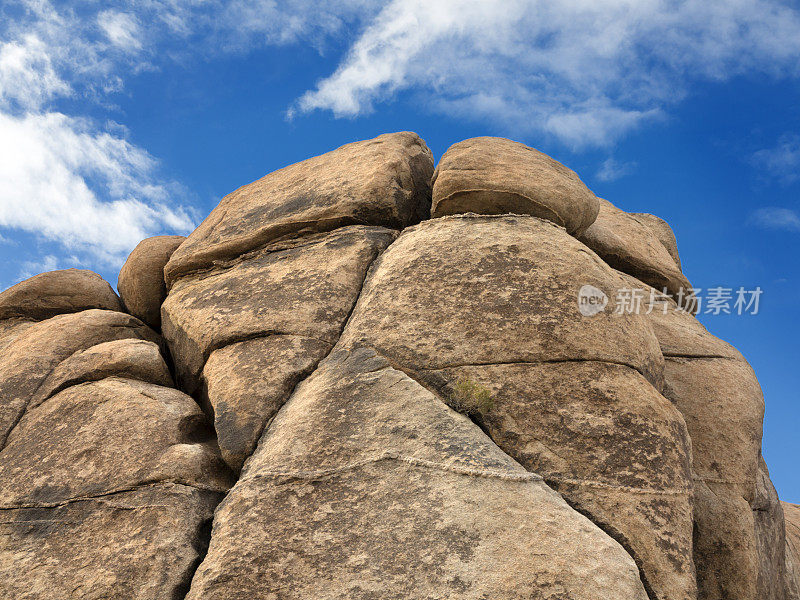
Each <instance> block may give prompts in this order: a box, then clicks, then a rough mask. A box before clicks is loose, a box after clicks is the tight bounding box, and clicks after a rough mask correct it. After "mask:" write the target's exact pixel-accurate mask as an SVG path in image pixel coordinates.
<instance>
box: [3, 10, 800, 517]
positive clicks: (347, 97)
mask: <svg viewBox="0 0 800 600" xmlns="http://www.w3.org/2000/svg"><path fill="white" fill-rule="evenodd" d="M401 130H411V131H416V132H417V133H418V134H419V135H420V136H421V137H422V138H423V139H425V140H426V142H427V143H428V145H429V147H430V148H431V150H432V151H433V153H434V156H435V158H436V159H438V158H439V157H441V155H442V154H443V153H444V151H445V150H446V149H447V148H448V146H450V145H451V144H453V143H455V142H457V141H459V140H462V139H466V138H470V137H475V136H480V135H493V136H502V137H509V138H512V139H515V140H518V141H520V142H523V143H525V144H528V145H530V146H533V147H535V148H537V149H539V150H541V151H543V152H545V153H547V154H549V155H551V156H553V157H554V158H556V159H557V160H559V161H561V162H562V163H564V164H566V165H567V166H569V167H570V168H572V169H573V170H575V171H576V172H578V174H579V175H580V176H581V178H582V179H583V180H584V182H585V183H586V184H587V185H588V186H589V187H590V188H591V189H592V190H593V191H594V192H595V193H596V194H597V195H599V196H601V197H604V198H606V199H608V200H610V201H611V202H613V203H615V204H616V205H617V206H619V207H620V208H623V209H625V210H628V211H633V212H650V213H653V214H657V215H659V216H661V217H662V218H664V219H666V220H667V221H668V222H669V223H670V224H671V225H672V227H673V229H674V230H675V233H676V235H677V237H678V245H679V249H680V252H681V258H682V261H683V267H684V272H685V274H686V275H687V277H688V278H689V279H690V281H692V283H693V284H694V286H695V287H696V288H700V289H705V290H707V289H709V288H712V287H717V286H722V287H725V288H733V289H738V288H739V287H744V288H745V289H748V290H751V289H755V288H757V287H758V288H760V289H761V290H763V293H762V295H761V297H760V305H759V311H758V314H755V315H754V314H745V315H737V314H731V315H724V314H722V315H713V314H701V315H700V319H701V321H703V323H704V324H705V325H706V326H707V327H708V328H709V330H710V331H711V332H712V333H714V334H715V335H717V336H719V337H721V338H723V339H725V340H727V341H729V342H730V343H732V344H734V345H735V346H736V347H737V348H738V349H739V350H740V351H741V352H742V353H743V354H744V355H745V357H746V358H747V359H748V360H749V361H750V363H751V364H752V365H753V367H754V369H755V371H756V373H757V375H758V378H759V381H760V383H761V386H762V388H763V390H764V395H765V398H766V403H767V414H766V419H765V425H764V442H763V453H764V456H765V458H766V460H767V463H768V464H769V466H770V471H771V474H772V479H773V481H774V483H775V485H776V487H777V489H778V492H779V494H780V495H781V497H782V498H783V499H784V500H789V501H794V502H800V471H799V470H798V469H797V467H796V464H797V459H798V456H800V436H798V435H797V431H798V427H799V426H800V404H798V388H800V377H799V376H798V373H800V368H798V366H797V362H798V358H797V340H798V339H800V314H798V311H800V261H798V258H797V256H798V251H799V250H800V3H798V2H779V1H776V0H727V1H717V0H685V1H681V0H668V1H667V0H562V1H560V2H553V1H552V0H503V2H496V1H490V0H424V1H423V0H395V1H389V2H374V1H370V0H332V1H329V2H326V3H318V2H313V1H310V0H285V1H283V2H281V1H275V0H229V1H223V0H204V1H199V0H192V1H190V0H135V1H134V0H130V1H103V2H95V1H91V0H86V1H82V2H79V1H74V0H64V1H60V2H58V3H50V2H48V1H47V0H0V259H2V260H0V287H2V288H3V289H4V288H6V287H8V286H10V285H13V284H14V283H16V282H18V281H20V280H21V279H24V278H26V277H29V276H31V275H33V274H36V273H39V272H42V271H46V270H52V269H59V268H68V267H80V268H88V269H93V270H95V271H97V272H99V273H101V274H102V275H103V276H104V277H106V279H108V280H109V281H110V282H111V283H112V285H116V279H117V273H118V271H119V267H120V266H121V264H122V262H124V260H125V257H126V256H127V254H128V252H129V251H130V250H131V249H132V248H133V247H134V246H135V245H136V244H137V243H138V242H139V241H140V240H141V239H143V238H145V237H148V236H151V235H158V234H166V233H178V234H187V233H189V232H190V231H191V230H192V229H194V227H196V226H197V224H199V222H200V221H202V220H203V218H204V217H205V216H206V215H207V214H208V213H209V212H210V211H211V209H212V208H213V207H214V206H216V204H217V203H218V202H219V200H220V199H221V198H222V196H224V195H225V194H227V193H229V192H231V191H233V190H234V189H236V188H237V187H239V186H241V185H244V184H246V183H249V182H251V181H253V180H255V179H258V178H260V177H262V176H263V175H265V174H267V173H269V172H271V171H273V170H275V169H278V168H281V167H283V166H286V165H288V164H291V163H294V162H297V161H300V160H303V159H305V158H309V157H311V156H315V155H318V154H321V153H323V152H326V151H328V150H331V149H333V148H336V147H338V146H340V145H342V144H344V143H347V142H351V141H355V140H359V139H367V138H371V137H374V136H376V135H379V134H381V133H385V132H389V131H401Z"/></svg>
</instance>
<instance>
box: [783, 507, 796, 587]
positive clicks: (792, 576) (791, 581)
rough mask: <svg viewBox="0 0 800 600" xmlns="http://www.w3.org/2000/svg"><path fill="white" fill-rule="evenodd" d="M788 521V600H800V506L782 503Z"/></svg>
mask: <svg viewBox="0 0 800 600" xmlns="http://www.w3.org/2000/svg"><path fill="white" fill-rule="evenodd" d="M781 508H783V514H784V517H785V519H786V521H785V523H786V600H796V599H797V598H800V506H799V505H797V504H790V503H788V502H781Z"/></svg>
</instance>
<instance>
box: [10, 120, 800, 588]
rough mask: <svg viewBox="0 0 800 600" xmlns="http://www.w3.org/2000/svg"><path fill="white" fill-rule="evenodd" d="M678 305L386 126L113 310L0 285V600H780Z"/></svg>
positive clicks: (644, 264)
mask: <svg viewBox="0 0 800 600" xmlns="http://www.w3.org/2000/svg"><path fill="white" fill-rule="evenodd" d="M651 286H652V287H651ZM690 287H691V286H690V284H689V282H688V280H687V279H686V278H685V277H684V276H683V274H682V271H681V262H680V258H679V255H678V249H677V243H676V241H675V236H674V234H673V233H672V230H671V229H670V227H669V226H668V225H667V224H666V222H665V221H663V220H662V219H660V218H658V217H655V216H653V215H648V214H628V213H625V212H624V211H622V210H620V209H618V208H616V207H615V206H613V205H612V204H611V203H610V202H607V201H605V200H601V199H598V198H597V197H595V195H594V194H593V193H592V192H591V191H590V190H589V189H588V188H587V187H586V186H585V185H584V184H583V183H582V182H581V181H580V179H579V178H578V176H577V175H576V174H575V173H574V172H572V171H571V170H569V169H568V168H566V167H565V166H563V165H561V164H559V163H557V162H556V161H554V160H553V159H551V158H549V157H547V156H545V155H544V154H542V153H540V152H538V151H536V150H534V149H532V148H528V147H527V146H524V145H522V144H519V143H517V142H512V141H509V140H503V139H498V138H476V139H473V140H466V141H463V142H459V143H457V144H454V145H453V146H452V147H451V148H450V149H449V150H448V151H447V152H446V153H445V155H444V156H443V157H442V159H441V160H440V161H439V164H438V166H437V167H436V169H435V171H434V161H433V157H432V155H431V152H430V151H429V150H428V148H427V147H426V145H425V143H424V142H423V141H422V140H421V139H420V138H419V137H418V136H417V135H416V134H413V133H407V132H406V133H395V134H387V135H382V136H379V137H378V138H375V139H374V140H368V141H363V142H356V143H353V144H348V145H346V146H343V147H341V148H339V149H337V150H334V151H332V152H329V153H328V154H325V155H322V156H319V157H316V158H312V159H309V160H307V161H304V162H301V163H298V164H295V165H291V166H289V167H286V168H284V169H281V170H279V171H276V172H274V173H272V174H269V175H267V176H266V177H264V178H262V179H260V180H258V181H256V182H254V183H251V184H249V185H246V186H244V187H242V188H240V189H238V190H236V191H235V192H233V193H232V194H230V195H228V196H226V197H225V198H224V199H223V200H222V201H221V203H220V204H219V206H218V207H217V208H216V209H214V211H212V213H211V214H210V215H209V216H208V218H207V219H206V220H205V221H204V222H203V223H202V224H201V225H200V227H198V229H197V230H196V231H195V232H193V233H192V234H191V235H189V236H188V237H187V238H186V239H183V238H178V237H171V236H164V237H158V238H150V239H148V240H145V241H143V242H142V243H141V244H140V245H139V246H137V248H136V249H135V250H134V251H133V252H132V254H131V256H130V257H129V258H128V261H127V262H126V264H125V266H124V267H123V269H122V271H121V273H120V277H119V285H118V288H119V291H120V294H121V296H122V301H120V299H119V298H117V296H116V295H115V294H114V292H113V290H112V289H111V287H110V286H109V285H108V284H107V283H105V282H104V281H102V279H100V278H99V276H97V275H95V274H93V273H90V272H87V271H76V270H69V271H55V272H52V273H45V274H42V275H37V276H36V277H33V278H31V279H29V280H26V281H24V282H22V283H20V284H18V285H16V286H14V287H12V288H10V289H9V290H6V291H5V292H3V293H2V294H0V349H2V353H0V509H2V514H3V517H4V518H3V519H2V520H0V575H1V576H2V577H0V597H1V598H6V597H7V598H14V599H17V598H20V599H37V600H38V599H42V600H44V599H51V598H57V599H61V598H64V599H66V598H91V599H95V598H97V599H100V598H103V599H107V598H113V599H120V600H122V599H126V600H127V599H129V598H136V599H157V598H158V599H161V598H164V599H178V598H180V599H183V598H190V599H192V600H201V599H202V600H227V599H234V598H236V599H238V598H274V599H294V598H297V599H301V598H302V599H307V598H314V599H320V600H333V599H338V600H345V599H367V598H371V599H377V598H381V599H383V598H386V599H394V598H419V599H423V598H425V599H430V598H442V599H444V598H448V599H456V598H464V599H476V600H477V599H480V598H492V599H493V600H494V599H499V600H503V599H508V600H512V599H513V600H522V599H531V598H534V599H540V600H566V599H569V600H623V599H624V600H800V595H799V594H798V589H800V535H798V532H800V509H798V508H797V507H796V506H794V505H788V504H783V503H781V502H780V501H779V499H778V496H777V494H776V493H775V489H774V487H773V486H772V484H771V482H770V480H769V472H768V470H767V466H766V464H765V462H764V460H763V458H762V457H761V453H760V449H761V425H762V419H763V411H764V403H763V397H762V395H761V390H760V388H759V386H758V382H757V380H756V378H755V374H754V373H753V371H752V369H751V368H750V367H749V365H748V364H747V362H746V361H745V359H744V358H743V357H742V356H741V354H739V353H738V352H737V351H736V350H735V349H734V348H732V347H731V346H729V345H728V344H725V343H724V342H722V341H720V340H718V339H717V338H715V337H713V336H712V335H711V334H709V333H708V332H707V331H706V330H705V328H704V327H703V326H702V325H701V324H700V323H699V322H698V321H697V320H696V319H695V318H694V317H693V316H692V315H691V314H689V313H688V312H686V311H684V310H678V308H679V307H678V304H677V303H676V300H677V301H678V302H680V300H681V298H682V297H683V296H682V295H683V294H684V293H685V292H686V290H688V289H689V288H690ZM587 289H588V290H589V293H590V294H592V295H593V301H595V304H593V305H592V306H591V310H589V311H588V312H587V311H586V310H584V309H585V308H586V307H584V306H582V305H581V304H580V302H581V300H580V298H582V295H583V294H584V293H585V292H586V290H587ZM621 289H638V290H641V293H642V296H643V297H644V298H645V299H646V300H645V302H644V305H643V309H642V310H641V311H615V310H613V309H612V308H613V307H611V306H606V304H605V302H607V301H608V299H609V298H614V297H615V296H616V295H617V293H618V291H619V290H621ZM660 292H666V295H665V294H663V293H660ZM669 296H673V297H675V299H676V300H674V299H671V298H670V297H669ZM603 299H605V300H603ZM126 311H127V313H129V314H126ZM162 336H163V337H162ZM784 515H785V516H784Z"/></svg>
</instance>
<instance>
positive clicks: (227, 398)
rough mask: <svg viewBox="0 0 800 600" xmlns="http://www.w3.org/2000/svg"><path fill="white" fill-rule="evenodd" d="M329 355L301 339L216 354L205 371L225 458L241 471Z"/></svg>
mask: <svg viewBox="0 0 800 600" xmlns="http://www.w3.org/2000/svg"><path fill="white" fill-rule="evenodd" d="M330 349H331V345H330V344H329V343H327V342H324V341H321V340H317V339H314V338H308V337H302V336H297V335H271V336H267V337H262V338H256V339H252V340H246V341H244V342H238V343H236V344H231V345H230V346H226V347H224V348H220V349H219V350H216V351H214V352H213V353H212V354H211V356H210V357H209V359H208V362H207V363H206V366H205V368H204V369H203V380H204V381H205V384H206V390H205V397H206V398H208V401H209V403H210V404H211V412H212V413H213V414H214V428H215V429H216V431H217V435H218V437H219V445H220V450H221V452H222V458H224V459H225V462H227V463H228V464H229V465H230V466H231V467H232V468H233V469H235V470H237V471H238V470H240V469H241V467H242V464H243V463H244V461H245V459H246V458H247V457H248V456H250V455H251V454H252V453H253V450H254V449H255V447H256V444H257V443H258V439H259V438H260V437H261V433H262V432H263V430H264V427H265V426H266V424H267V423H268V422H269V420H270V419H271V418H272V417H273V416H275V413H276V412H278V409H279V408H280V407H281V406H282V405H283V403H284V402H285V401H286V399H287V398H288V397H289V394H290V393H291V392H292V390H293V389H294V387H295V385H297V383H298V382H299V381H300V380H301V379H303V378H305V377H306V376H308V375H309V374H310V373H311V371H313V369H314V367H316V365H317V363H319V361H320V360H322V358H324V357H325V355H326V354H328V352H329V351H330Z"/></svg>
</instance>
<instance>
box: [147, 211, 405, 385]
mask: <svg viewBox="0 0 800 600" xmlns="http://www.w3.org/2000/svg"><path fill="white" fill-rule="evenodd" d="M394 236H395V234H394V232H393V231H391V230H389V229H384V228H382V227H365V226H362V225H354V226H350V227H343V228H340V229H337V230H335V231H332V232H330V233H324V234H318V235H314V236H309V237H305V238H302V239H300V240H295V241H294V242H293V243H284V244H280V245H277V246H275V245H272V246H269V247H267V248H266V249H264V250H263V251H260V252H258V253H255V254H253V255H248V256H247V257H246V258H245V259H243V260H241V261H240V262H238V263H236V264H235V265H233V266H231V267H229V268H225V269H219V270H215V271H210V272H207V273H204V274H202V275H197V276H192V277H184V278H182V279H181V280H180V281H179V282H178V283H176V284H175V285H174V286H173V288H172V290H170V294H169V296H168V297H167V299H166V301H165V302H164V304H163V306H162V317H163V318H162V328H163V333H164V337H165V338H166V340H167V342H168V343H169V346H170V349H171V351H172V355H173V357H174V360H175V366H176V369H177V373H178V378H179V380H180V383H181V385H182V386H183V388H184V389H185V390H187V391H194V390H195V389H196V388H197V387H198V385H199V377H200V374H201V372H202V369H203V365H204V364H205V361H206V360H207V359H208V357H209V355H210V354H211V352H213V351H214V350H217V349H219V348H223V347H225V346H227V345H229V344H233V343H236V342H240V341H243V340H246V339H252V338H254V337H265V336H268V335H299V336H303V337H307V338H313V339H316V340H320V341H321V342H324V343H326V344H328V346H329V348H330V347H332V346H333V344H335V343H336V340H337V339H338V337H339V332H340V331H341V329H342V326H343V325H344V321H345V319H346V318H347V316H348V315H349V314H350V310H351V309H352V307H353V304H355V301H356V299H357V298H358V294H359V292H360V290H361V285H362V283H363V281H364V276H365V274H366V271H367V268H368V267H369V265H370V264H371V263H372V261H373V260H374V259H375V257H376V256H377V255H378V253H379V252H380V251H381V250H383V249H384V248H385V247H386V246H388V245H389V243H390V242H391V241H392V240H393V239H394Z"/></svg>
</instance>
